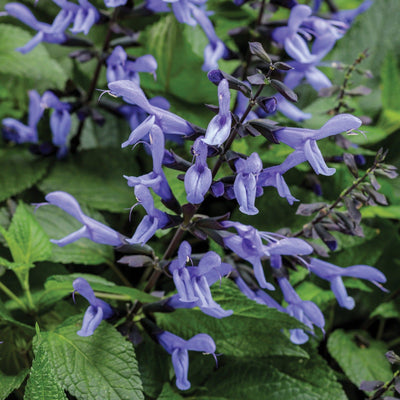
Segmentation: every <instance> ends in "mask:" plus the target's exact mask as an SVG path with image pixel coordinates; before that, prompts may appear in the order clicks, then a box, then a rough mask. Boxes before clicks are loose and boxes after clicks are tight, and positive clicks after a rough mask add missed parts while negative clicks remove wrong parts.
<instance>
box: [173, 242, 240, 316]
mask: <svg viewBox="0 0 400 400" xmlns="http://www.w3.org/2000/svg"><path fill="white" fill-rule="evenodd" d="M191 252H192V249H191V247H190V245H189V243H188V242H186V241H184V242H182V244H181V245H180V247H179V250H178V258H177V259H176V260H173V261H172V262H171V264H170V266H169V270H170V272H171V273H172V277H173V280H174V283H175V286H176V289H177V290H178V295H177V296H173V297H172V298H171V299H169V301H168V305H169V306H171V307H173V308H193V307H199V308H200V309H201V310H202V311H203V312H204V313H205V314H208V315H211V316H213V317H215V318H223V317H227V316H229V315H232V313H233V311H232V310H223V309H222V308H221V306H220V305H219V304H217V303H216V302H215V301H214V300H213V298H212V295H211V291H210V286H211V285H212V284H214V283H215V282H217V281H218V280H220V279H221V278H222V277H223V276H225V275H227V274H228V273H229V272H230V271H231V270H232V267H231V266H230V265H229V264H226V263H222V262H221V258H220V256H219V255H218V254H217V253H215V252H213V251H209V252H208V253H206V254H205V255H204V256H203V257H202V258H201V260H200V262H199V265H198V266H197V267H186V263H187V261H188V260H190V255H191Z"/></svg>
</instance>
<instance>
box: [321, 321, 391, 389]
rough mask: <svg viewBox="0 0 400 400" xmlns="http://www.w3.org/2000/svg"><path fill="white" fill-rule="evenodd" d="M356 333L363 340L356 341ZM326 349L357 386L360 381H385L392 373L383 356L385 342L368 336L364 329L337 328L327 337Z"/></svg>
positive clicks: (385, 349) (385, 348)
mask: <svg viewBox="0 0 400 400" xmlns="http://www.w3.org/2000/svg"><path fill="white" fill-rule="evenodd" d="M356 335H360V336H361V337H362V338H363V341H362V342H360V343H358V342H357V339H356ZM364 342H365V343H364ZM366 343H367V344H366ZM328 350H329V353H330V354H331V356H332V357H333V358H334V359H335V360H336V361H337V363H338V364H339V365H340V368H342V370H343V371H344V373H345V374H346V376H347V377H348V378H349V379H350V381H351V382H353V383H354V384H355V385H356V386H357V387H359V386H360V384H361V382H362V381H373V380H382V381H385V382H386V381H388V380H390V379H391V377H392V375H393V374H392V371H391V368H390V364H389V363H388V361H387V360H386V358H385V353H386V351H387V347H386V345H385V343H383V342H380V341H378V340H374V339H372V338H370V337H369V336H368V334H367V333H366V332H364V331H348V332H345V331H343V330H342V329H337V330H336V331H334V332H333V333H332V334H331V335H330V336H329V338H328Z"/></svg>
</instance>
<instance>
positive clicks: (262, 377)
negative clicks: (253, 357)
mask: <svg viewBox="0 0 400 400" xmlns="http://www.w3.org/2000/svg"><path fill="white" fill-rule="evenodd" d="M207 387H208V388H209V392H208V394H209V397H208V398H210V399H214V398H226V399H266V398H268V400H282V399H290V400H326V399H335V400H346V396H345V394H344V392H343V390H342V388H341V385H340V384H339V383H338V382H336V379H335V376H334V373H333V371H332V370H330V369H329V367H328V366H327V364H326V362H325V361H324V360H323V359H322V358H321V357H320V356H319V355H318V354H317V353H316V352H314V351H312V354H310V358H309V359H308V360H305V359H296V358H288V357H273V358H265V359H260V360H257V361H256V362H254V361H250V360H247V361H245V362H240V361H239V360H235V359H231V358H227V359H226V360H224V362H223V365H221V366H220V367H219V368H218V369H217V370H216V371H215V373H214V374H213V375H212V376H211V379H210V380H209V381H208V382H207ZM204 400H205V399H204Z"/></svg>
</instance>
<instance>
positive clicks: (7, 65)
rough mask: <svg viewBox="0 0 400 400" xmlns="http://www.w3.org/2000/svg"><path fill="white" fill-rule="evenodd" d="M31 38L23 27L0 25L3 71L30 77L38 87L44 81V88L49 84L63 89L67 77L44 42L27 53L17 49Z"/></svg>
mask: <svg viewBox="0 0 400 400" xmlns="http://www.w3.org/2000/svg"><path fill="white" fill-rule="evenodd" d="M31 39H32V36H31V35H30V34H29V33H28V32H27V31H25V30H24V29H22V28H19V27H16V26H12V25H6V24H2V25H1V26H0V64H1V66H2V68H1V73H2V74H7V75H12V76H16V77H18V78H24V79H28V80H30V81H32V83H33V82H34V83H35V84H36V88H37V87H38V85H40V84H41V82H43V84H44V83H45V84H46V87H43V89H45V88H48V87H49V85H51V86H52V87H56V88H59V89H62V88H63V87H64V84H65V82H66V80H67V77H66V76H65V73H64V71H63V69H62V68H61V67H60V65H59V64H58V63H57V62H56V61H55V60H53V59H52V58H51V57H50V56H49V54H48V52H47V50H46V48H45V46H44V45H43V44H39V45H38V46H36V47H35V49H34V50H32V51H31V52H29V53H27V54H21V53H20V52H18V51H16V50H15V49H16V48H17V47H21V46H23V45H25V44H26V43H27V42H28V41H29V40H31ZM27 66H29V67H27ZM43 84H42V86H44V85H43Z"/></svg>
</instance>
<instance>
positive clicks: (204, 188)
mask: <svg viewBox="0 0 400 400" xmlns="http://www.w3.org/2000/svg"><path fill="white" fill-rule="evenodd" d="M207 153H208V146H207V145H206V144H205V143H204V142H203V137H199V138H197V139H196V141H195V142H194V144H193V154H194V155H195V157H196V160H195V163H194V165H192V166H191V167H190V168H189V169H188V170H187V172H186V174H185V181H184V182H185V190H186V193H187V201H188V202H189V203H192V204H200V203H202V202H203V200H204V195H205V194H206V193H207V192H208V189H209V188H210V186H211V182H212V174H211V170H210V168H208V166H207Z"/></svg>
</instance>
